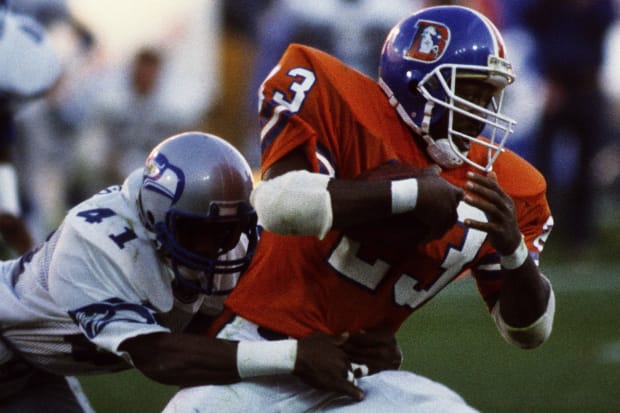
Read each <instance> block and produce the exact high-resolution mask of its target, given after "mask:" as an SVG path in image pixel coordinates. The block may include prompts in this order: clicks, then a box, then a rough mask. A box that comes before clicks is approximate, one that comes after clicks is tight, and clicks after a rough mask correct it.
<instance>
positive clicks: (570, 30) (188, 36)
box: [11, 0, 620, 413]
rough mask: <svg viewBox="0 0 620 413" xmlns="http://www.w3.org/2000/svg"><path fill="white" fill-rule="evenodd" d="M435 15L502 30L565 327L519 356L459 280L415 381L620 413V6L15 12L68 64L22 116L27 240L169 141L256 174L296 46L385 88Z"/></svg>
mask: <svg viewBox="0 0 620 413" xmlns="http://www.w3.org/2000/svg"><path fill="white" fill-rule="evenodd" d="M434 4H463V5H468V6H470V7H473V8H476V9H478V10H480V11H482V12H483V13H485V14H486V15H487V16H488V17H489V18H490V19H491V20H492V21H493V22H495V24H496V25H497V26H498V27H499V28H500V30H501V31H502V33H503V35H504V39H505V41H506V43H507V48H508V53H509V57H510V58H511V60H512V62H513V65H514V68H515V72H516V75H517V81H516V83H515V84H514V85H512V86H510V87H509V88H508V90H507V92H506V93H507V102H506V103H507V106H508V107H507V108H506V110H505V111H506V112H507V113H509V114H510V115H511V116H512V117H514V118H516V119H517V121H518V125H517V127H516V132H515V134H514V135H513V136H512V138H511V140H509V143H508V146H509V147H511V148H512V149H513V150H515V151H516V152H517V153H519V154H521V155H522V156H523V157H525V158H526V159H528V160H529V161H530V162H532V163H533V164H534V165H535V166H537V167H538V168H539V169H540V170H541V171H542V172H543V173H544V174H545V176H546V177H547V180H548V184H549V193H548V195H549V201H550V204H551V208H552V211H553V212H554V216H555V220H556V226H555V229H554V231H553V233H552V235H551V237H550V239H549V241H548V244H547V246H546V249H545V253H544V254H543V256H542V260H541V266H542V269H543V271H544V272H545V273H546V274H547V275H548V276H549V278H550V279H551V280H552V282H553V283H554V285H555V286H556V294H557V300H558V304H557V315H556V318H557V322H556V326H555V332H554V335H553V336H552V338H551V340H550V342H549V343H547V344H545V346H543V347H542V348H541V349H537V350H534V351H519V350H515V349H512V348H510V347H509V346H508V345H506V344H504V343H503V342H502V341H501V339H500V338H499V336H498V334H497V333H496V331H495V328H494V326H493V323H492V322H491V319H490V317H489V316H488V314H486V312H485V310H484V306H483V304H482V301H481V300H480V298H479V297H478V296H477V293H476V291H475V287H474V286H473V284H472V283H470V281H469V280H463V281H460V282H458V283H456V284H455V285H453V286H451V287H450V288H448V289H447V291H445V292H443V293H442V294H440V295H439V296H438V297H437V298H436V299H435V300H433V301H432V302H431V303H429V304H427V305H426V306H425V307H424V308H423V309H422V310H421V311H419V312H418V313H416V314H415V315H414V316H413V317H411V319H410V320H409V321H408V322H407V324H406V325H405V326H404V328H403V330H402V331H401V332H400V335H399V337H400V339H401V343H402V347H403V349H404V352H405V366H404V368H407V369H411V370H413V371H416V372H419V373H421V374H424V375H427V376H429V377H431V378H433V379H436V380H439V381H441V382H444V383H446V384H447V385H449V386H451V387H453V388H454V389H455V390H457V391H458V392H460V393H461V394H462V395H463V397H465V398H466V399H467V400H469V401H470V402H471V403H472V404H474V406H476V407H478V408H480V409H481V410H482V411H485V412H515V413H516V412H526V411H527V412H613V411H619V412H620V395H619V393H618V388H620V369H619V367H620V311H618V310H617V305H616V303H617V302H618V301H619V299H620V278H619V276H618V275H619V274H618V272H619V270H618V269H619V268H620V266H619V264H620V254H619V252H620V219H619V216H620V214H619V212H618V209H619V208H618V207H619V206H620V203H619V201H620V199H619V198H620V179H619V175H620V139H619V132H618V131H619V128H618V126H619V125H618V122H620V120H619V119H620V70H618V67H619V66H620V24H618V23H619V20H618V15H617V11H618V10H620V1H618V0H503V1H502V0H477V1H475V0H470V1H467V0H461V1H434V0H390V1H389V2H378V1H371V0H321V1H315V2H308V1H306V0H176V1H174V2H172V1H167V0H132V1H124V0H107V1H105V2H103V1H97V0H66V1H63V0H13V1H12V2H11V7H12V9H13V10H14V11H19V12H21V13H25V14H29V15H31V16H33V17H35V18H36V19H37V20H39V21H40V22H41V23H43V24H44V25H45V26H46V27H47V28H48V30H49V33H50V36H51V38H52V41H53V44H54V46H55V48H56V50H57V52H58V54H59V56H60V57H61V60H62V64H63V74H62V76H61V78H60V80H59V82H58V83H57V84H56V86H55V87H54V88H53V89H52V90H51V91H50V92H49V93H48V94H47V95H46V96H45V97H43V98H41V99H38V100H36V101H33V102H31V103H29V104H28V105H26V106H25V107H23V108H22V109H21V110H20V112H19V113H18V116H17V133H18V139H17V140H16V142H17V145H16V147H15V156H16V167H17V169H18V176H19V179H20V192H21V202H22V209H23V211H24V213H25V216H26V218H27V221H28V225H29V227H30V228H31V230H32V232H33V234H34V235H35V237H36V238H37V240H39V241H40V240H43V239H44V238H45V236H46V235H47V234H48V233H49V231H50V230H52V229H53V228H55V226H56V225H58V223H59V222H60V219H62V217H63V216H64V213H65V211H66V210H67V209H68V208H70V207H71V206H72V205H74V204H75V203H77V202H79V201H81V200H83V199H85V198H86V197H88V196H90V195H91V194H92V193H94V192H96V191H98V190H100V189H102V188H103V187H105V186H107V185H109V184H113V183H120V182H122V179H123V178H124V176H126V174H127V173H128V172H129V171H131V170H133V169H134V168H136V167H140V166H142V164H143V161H144V158H145V157H146V154H147V153H148V151H149V150H150V149H151V148H152V147H153V146H154V145H155V143H157V142H159V141H161V140H162V139H164V138H166V137H168V136H170V135H171V134H173V133H177V132H181V131H186V130H203V131H207V132H212V133H215V134H218V135H220V136H222V137H223V138H225V139H227V140H229V141H230V142H231V143H232V144H234V145H235V146H236V147H237V148H238V149H239V150H241V152H242V153H243V154H244V155H245V156H246V157H247V158H248V160H249V161H250V163H251V165H252V167H253V168H255V169H256V170H257V169H258V167H259V157H260V154H259V152H258V150H259V144H258V123H257V115H256V107H257V89H258V86H259V84H260V82H261V80H262V79H263V78H264V76H265V75H266V74H267V73H268V72H269V70H270V69H271V67H272V66H273V65H274V64H275V63H276V62H277V60H278V58H279V56H280V54H281V53H282V52H283V51H284V49H285V48H286V46H287V45H288V44H289V43H291V42H301V43H305V44H309V45H312V46H315V47H318V48H321V49H323V50H325V51H327V52H330V53H332V54H334V55H336V56H338V57H339V58H341V59H342V60H344V61H345V62H347V63H349V64H351V65H352V66H353V67H355V68H356V69H358V70H360V71H362V72H363V73H366V74H367V75H369V76H371V77H376V71H377V64H378V57H379V53H380V48H381V45H382V43H383V40H384V38H385V36H386V34H387V32H388V31H389V29H390V28H391V27H392V26H393V25H394V24H395V23H396V22H397V21H398V20H400V19H401V18H403V17H405V16H406V15H408V14H409V13H410V12H413V11H415V10H417V9H419V8H420V7H424V6H428V5H434ZM517 179H518V177H517ZM80 379H81V381H82V383H83V385H84V387H85V389H86V391H87V392H88V394H89V397H90V398H91V401H92V403H93V406H94V407H95V408H96V410H97V411H98V412H113V411H141V412H157V411H159V410H161V408H162V406H163V405H164V404H165V401H166V400H167V399H168V398H169V397H170V395H171V394H172V392H173V391H174V388H171V387H169V386H161V385H158V384H156V383H153V382H150V381H148V380H146V379H144V378H142V377H141V376H140V375H139V374H137V373H135V372H126V373H120V374H114V375H107V376H100V377H83V378H80Z"/></svg>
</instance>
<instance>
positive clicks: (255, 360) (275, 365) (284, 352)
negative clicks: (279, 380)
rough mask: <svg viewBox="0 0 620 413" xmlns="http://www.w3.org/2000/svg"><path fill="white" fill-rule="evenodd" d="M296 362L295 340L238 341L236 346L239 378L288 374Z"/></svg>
mask: <svg viewBox="0 0 620 413" xmlns="http://www.w3.org/2000/svg"><path fill="white" fill-rule="evenodd" d="M296 360H297V340H277V341H240V342H239V345H238V346H237V371H238V372H239V377H241V378H242V379H243V378H247V377H256V376H269V375H275V374H290V373H292V372H293V370H294V369H295V361H296Z"/></svg>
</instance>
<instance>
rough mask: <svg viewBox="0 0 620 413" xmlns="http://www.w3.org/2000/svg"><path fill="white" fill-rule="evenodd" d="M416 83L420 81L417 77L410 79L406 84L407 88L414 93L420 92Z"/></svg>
mask: <svg viewBox="0 0 620 413" xmlns="http://www.w3.org/2000/svg"><path fill="white" fill-rule="evenodd" d="M418 83H420V82H419V81H418V80H417V79H412V80H410V81H409V83H408V84H407V88H408V89H409V92H411V93H413V94H414V95H418V94H420V92H419V91H418Z"/></svg>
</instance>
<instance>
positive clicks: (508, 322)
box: [493, 243, 555, 348]
mask: <svg viewBox="0 0 620 413" xmlns="http://www.w3.org/2000/svg"><path fill="white" fill-rule="evenodd" d="M519 248H524V243H522V244H521V246H520V247H519ZM519 248H517V251H518V250H519ZM516 254H517V255H518V254H520V253H518V252H516ZM512 255H513V256H511V257H508V258H507V259H506V258H503V261H502V267H503V268H502V272H503V273H504V281H503V284H502V290H501V292H500V298H499V301H498V303H497V304H496V306H495V307H494V308H493V316H494V318H495V321H496V323H497V325H498V327H499V329H500V332H501V333H502V336H503V337H504V338H505V339H506V340H507V341H508V342H511V343H513V344H515V345H517V346H519V347H524V348H533V347H537V346H539V345H540V344H542V343H543V342H545V341H546V340H547V338H548V337H549V335H550V334H551V328H552V326H553V318H554V314H555V297H554V294H553V289H552V287H551V283H550V282H549V281H548V280H547V279H546V278H545V277H544V276H543V275H542V274H541V273H540V271H539V269H538V266H537V265H536V263H535V262H534V260H533V259H532V258H531V257H530V256H529V254H528V253H527V250H525V256H524V257H525V258H519V257H515V256H514V254H512ZM507 267H508V268H507Z"/></svg>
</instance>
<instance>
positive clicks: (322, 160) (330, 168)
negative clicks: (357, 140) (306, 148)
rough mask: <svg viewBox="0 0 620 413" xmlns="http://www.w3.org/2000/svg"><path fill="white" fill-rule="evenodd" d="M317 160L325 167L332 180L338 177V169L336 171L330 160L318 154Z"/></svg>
mask: <svg viewBox="0 0 620 413" xmlns="http://www.w3.org/2000/svg"><path fill="white" fill-rule="evenodd" d="M316 158H317V160H318V161H319V162H320V163H321V165H323V166H324V167H325V169H326V170H327V173H328V175H329V176H331V177H332V178H333V177H335V176H336V169H334V167H333V166H332V164H331V163H329V160H328V159H327V158H326V157H325V156H324V155H322V154H320V153H319V152H317V153H316Z"/></svg>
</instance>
